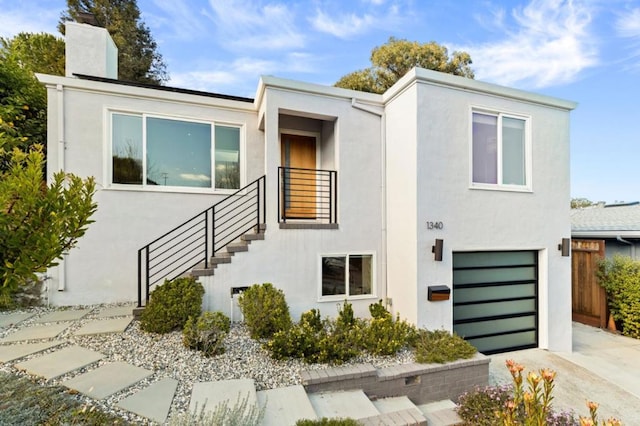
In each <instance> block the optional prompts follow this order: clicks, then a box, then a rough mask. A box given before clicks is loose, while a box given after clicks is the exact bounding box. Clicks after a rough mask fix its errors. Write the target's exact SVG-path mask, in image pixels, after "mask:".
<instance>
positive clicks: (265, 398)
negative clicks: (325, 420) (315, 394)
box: [256, 385, 317, 426]
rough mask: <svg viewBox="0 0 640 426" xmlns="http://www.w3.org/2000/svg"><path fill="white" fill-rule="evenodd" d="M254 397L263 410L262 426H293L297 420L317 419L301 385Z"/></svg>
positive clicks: (260, 393) (262, 393)
mask: <svg viewBox="0 0 640 426" xmlns="http://www.w3.org/2000/svg"><path fill="white" fill-rule="evenodd" d="M256 396H257V397H258V404H259V405H260V407H263V406H264V408H265V412H264V417H263V420H262V423H261V425H262V426H289V425H291V426H293V425H295V424H296V422H297V421H298V420H303V419H308V420H315V419H317V416H316V413H315V411H314V410H313V406H312V405H311V402H309V398H308V397H307V393H306V392H305V390H304V387H303V386H302V385H295V386H288V387H284V388H276V389H269V390H264V391H259V392H257V394H256Z"/></svg>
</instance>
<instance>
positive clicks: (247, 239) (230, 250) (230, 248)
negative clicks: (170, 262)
mask: <svg viewBox="0 0 640 426" xmlns="http://www.w3.org/2000/svg"><path fill="white" fill-rule="evenodd" d="M255 228H256V227H254V229H253V232H250V233H247V234H244V235H242V236H240V238H239V239H238V240H236V241H232V242H231V243H229V244H227V245H226V246H225V247H224V249H222V250H220V251H219V252H218V253H216V254H215V255H214V256H212V257H211V258H210V259H209V264H208V265H207V267H206V268H205V264H204V262H202V263H200V264H198V265H196V266H195V267H194V268H193V269H192V270H191V273H190V274H191V275H193V276H195V277H202V276H209V275H213V274H214V271H215V269H216V268H217V267H218V265H222V264H225V263H231V261H232V258H233V256H234V255H235V254H236V253H242V252H245V251H249V245H250V244H251V242H252V241H259V240H264V232H265V230H266V229H267V225H266V224H261V225H260V231H259V232H256V229H255Z"/></svg>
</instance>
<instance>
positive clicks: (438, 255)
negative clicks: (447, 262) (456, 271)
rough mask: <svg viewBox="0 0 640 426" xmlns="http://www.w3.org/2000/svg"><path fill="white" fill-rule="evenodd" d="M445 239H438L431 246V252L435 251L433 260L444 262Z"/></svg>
mask: <svg viewBox="0 0 640 426" xmlns="http://www.w3.org/2000/svg"><path fill="white" fill-rule="evenodd" d="M443 244H444V240H440V239H436V244H435V245H434V246H431V253H433V260H436V261H438V262H442V245H443Z"/></svg>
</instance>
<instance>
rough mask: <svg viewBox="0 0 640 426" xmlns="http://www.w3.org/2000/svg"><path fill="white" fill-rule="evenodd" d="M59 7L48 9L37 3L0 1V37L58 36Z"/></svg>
mask: <svg viewBox="0 0 640 426" xmlns="http://www.w3.org/2000/svg"><path fill="white" fill-rule="evenodd" d="M58 6H59V5H56V6H55V8H54V6H52V7H50V8H48V7H43V6H40V5H39V4H38V3H37V2H29V7H25V4H24V3H23V2H20V1H18V2H15V0H14V1H0V9H2V13H0V37H7V38H10V37H13V36H15V35H16V34H18V33H21V32H27V33H41V32H45V33H49V34H53V35H55V36H60V33H58V30H57V28H56V26H57V25H58V19H59V17H60V11H61V10H60V9H58Z"/></svg>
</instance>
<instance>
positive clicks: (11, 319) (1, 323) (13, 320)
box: [0, 312, 35, 328]
mask: <svg viewBox="0 0 640 426" xmlns="http://www.w3.org/2000/svg"><path fill="white" fill-rule="evenodd" d="M34 315H35V314H30V313H19V312H15V313H13V314H3V315H0V328H4V327H9V326H11V325H14V324H18V323H21V322H22V321H24V320H26V319H29V318H31V317H32V316H34Z"/></svg>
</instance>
